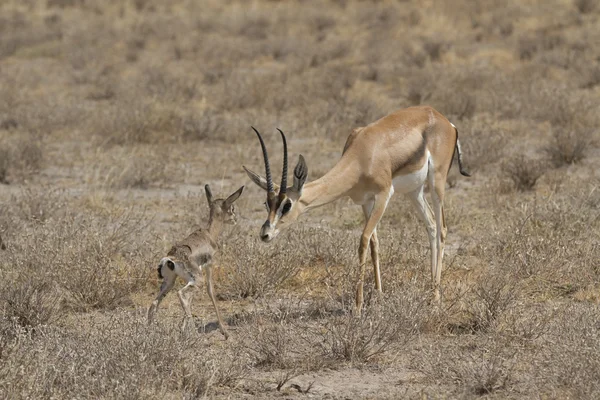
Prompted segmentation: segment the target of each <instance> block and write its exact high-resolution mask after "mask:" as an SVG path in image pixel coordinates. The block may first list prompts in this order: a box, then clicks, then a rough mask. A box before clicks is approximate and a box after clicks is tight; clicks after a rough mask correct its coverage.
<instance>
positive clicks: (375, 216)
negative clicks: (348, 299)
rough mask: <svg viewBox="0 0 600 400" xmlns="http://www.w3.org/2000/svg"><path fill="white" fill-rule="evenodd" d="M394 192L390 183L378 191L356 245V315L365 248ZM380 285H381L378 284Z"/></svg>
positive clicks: (359, 303) (362, 299)
mask: <svg viewBox="0 0 600 400" xmlns="http://www.w3.org/2000/svg"><path fill="white" fill-rule="evenodd" d="M392 194H394V187H393V186H391V185H390V187H389V189H388V190H387V191H384V192H380V193H378V194H377V195H376V196H375V201H374V203H373V208H372V210H371V212H370V214H369V217H368V218H367V221H366V223H365V228H364V229H363V233H362V235H361V237H360V245H359V247H358V261H359V275H358V282H357V284H356V310H355V311H356V315H357V316H358V315H360V313H361V311H362V306H363V302H364V296H363V283H364V279H365V267H366V263H367V249H368V247H369V243H370V241H371V237H372V235H373V232H374V231H375V229H376V228H377V224H378V223H379V221H380V220H381V217H382V216H383V213H384V212H385V209H386V207H387V204H388V201H389V200H390V197H392ZM377 268H378V267H377ZM380 287H381V286H380Z"/></svg>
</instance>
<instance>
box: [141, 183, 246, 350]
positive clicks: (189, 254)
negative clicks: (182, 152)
mask: <svg viewBox="0 0 600 400" xmlns="http://www.w3.org/2000/svg"><path fill="white" fill-rule="evenodd" d="M204 189H205V190H206V199H207V200H208V206H209V207H210V217H209V220H208V228H207V229H198V230H197V231H195V232H193V233H192V234H191V235H189V236H188V237H187V238H185V239H183V240H182V241H181V242H179V243H177V244H176V245H174V246H173V247H171V250H170V251H169V253H168V254H167V256H166V257H163V259H162V260H160V264H159V265H158V276H159V277H160V278H162V279H163V283H162V285H161V286H160V293H158V296H157V297H156V299H155V300H154V301H153V302H152V305H151V306H150V308H149V309H148V323H151V322H152V320H153V319H154V315H155V314H156V310H157V309H158V305H159V304H160V302H161V301H162V299H163V298H164V297H165V295H166V294H167V293H169V291H170V290H171V289H172V288H173V285H174V284H175V280H176V279H177V277H178V276H179V277H181V278H182V279H183V280H184V281H185V282H186V285H185V286H184V287H183V288H182V289H181V290H180V291H179V292H178V293H177V294H178V296H179V301H180V302H181V307H183V312H184V313H185V316H184V318H183V324H182V326H181V328H182V330H185V328H186V326H187V323H188V320H191V319H192V311H191V309H190V303H191V301H192V296H193V291H192V289H193V288H194V287H196V277H198V276H199V275H200V274H201V270H202V269H204V271H205V273H206V290H207V292H208V296H209V297H210V299H211V301H212V303H213V305H214V306H215V311H216V313H217V319H218V320H219V329H220V330H221V333H223V335H224V336H225V338H226V339H227V338H228V337H229V334H228V333H227V330H226V329H225V326H224V325H223V320H222V319H221V314H220V313H219V309H218V308H217V301H216V300H215V295H214V292H213V284H212V271H211V268H212V260H213V256H214V255H215V253H216V252H217V249H218V248H217V246H218V245H217V243H218V239H219V234H220V233H221V230H222V228H223V224H224V223H226V224H232V225H235V223H236V218H237V217H236V215H235V207H234V206H233V203H234V202H235V201H236V200H237V199H238V198H239V197H240V195H241V194H242V191H243V190H244V187H243V186H242V187H241V188H239V189H238V190H237V191H236V192H235V193H233V194H232V195H231V196H229V197H228V198H227V199H225V200H223V199H215V200H213V198H212V193H211V191H210V187H209V186H208V185H206V186H204Z"/></svg>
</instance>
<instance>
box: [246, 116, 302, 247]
mask: <svg viewBox="0 0 600 400" xmlns="http://www.w3.org/2000/svg"><path fill="white" fill-rule="evenodd" d="M252 129H254V132H256V135H257V136H258V140H259V141H260V147H261V148H262V152H263V158H264V161H265V175H266V177H265V178H263V177H262V176H260V175H258V174H257V173H255V172H252V171H250V170H249V169H248V168H246V167H244V170H246V173H247V174H248V176H249V177H250V179H252V182H254V183H256V184H257V185H258V186H259V187H261V188H262V189H264V190H265V191H266V192H267V201H266V202H265V207H266V209H267V220H266V221H265V223H264V224H263V226H262V227H261V229H260V238H261V239H262V241H263V242H270V241H271V240H273V239H274V238H275V237H276V236H277V235H278V234H279V231H280V230H281V229H283V228H285V227H286V226H289V224H290V223H291V222H294V221H295V220H296V219H297V218H298V216H299V215H300V214H301V213H302V211H303V209H304V207H303V206H302V204H301V203H300V201H299V199H300V196H302V188H303V187H304V183H305V182H306V178H307V176H308V167H307V166H306V162H305V161H304V157H302V155H300V157H299V159H298V164H296V168H294V184H293V185H292V186H289V187H288V186H287V169H288V157H287V141H286V139H285V135H284V133H283V132H282V131H281V129H277V130H278V131H279V133H280V134H281V139H283V172H282V175H281V185H280V186H277V185H276V184H273V179H272V177H271V167H270V165H269V157H268V155H267V148H266V147H265V142H264V141H263V139H262V137H261V136H260V133H259V132H258V131H257V130H256V129H255V128H254V127H252Z"/></svg>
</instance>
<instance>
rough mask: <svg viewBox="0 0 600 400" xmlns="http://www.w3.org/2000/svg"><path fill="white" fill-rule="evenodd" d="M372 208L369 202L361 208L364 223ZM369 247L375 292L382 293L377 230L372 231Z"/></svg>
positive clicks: (371, 203)
mask: <svg viewBox="0 0 600 400" xmlns="http://www.w3.org/2000/svg"><path fill="white" fill-rule="evenodd" d="M372 208H373V202H369V203H367V204H364V205H363V206H362V209H363V214H364V215H365V223H366V221H367V220H368V219H369V215H370V214H371V209H372ZM369 244H370V246H371V261H373V276H374V278H375V290H377V291H378V292H381V291H382V288H381V270H380V268H379V239H378V238H377V228H375V229H374V230H373V234H372V235H371V240H370V241H369Z"/></svg>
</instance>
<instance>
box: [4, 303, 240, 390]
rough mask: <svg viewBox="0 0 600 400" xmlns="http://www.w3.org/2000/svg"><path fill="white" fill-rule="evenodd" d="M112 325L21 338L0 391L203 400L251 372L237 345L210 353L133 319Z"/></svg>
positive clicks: (121, 316)
mask: <svg viewBox="0 0 600 400" xmlns="http://www.w3.org/2000/svg"><path fill="white" fill-rule="evenodd" d="M105 319H106V320H105V321H104V322H103V323H102V324H96V323H93V324H92V325H91V326H86V327H85V328H84V329H82V330H80V331H64V330H58V329H54V330H49V331H48V332H46V337H45V339H44V340H38V339H36V338H33V339H30V338H27V337H24V336H23V337H21V338H20V347H19V349H18V350H19V351H12V352H11V353H10V354H9V355H8V357H6V358H5V359H3V362H2V365H1V366H0V390H2V392H3V393H5V394H7V395H8V396H9V397H13V396H16V397H20V396H24V397H31V398H42V397H56V398H68V397H78V398H96V397H98V396H104V397H105V396H108V398H140V397H144V398H168V397H178V398H199V397H204V396H207V395H209V394H211V393H213V391H214V390H215V389H217V388H219V387H225V386H229V387H233V386H234V385H235V384H236V382H237V381H239V380H240V379H241V378H243V377H244V375H245V374H246V372H245V369H246V367H247V360H246V358H245V357H244V356H243V354H242V353H240V352H239V351H236V350H237V348H236V347H235V346H231V347H228V348H227V347H221V346H219V347H220V348H218V349H216V348H212V349H211V347H210V346H207V345H206V344H204V343H203V341H201V340H198V337H185V336H181V335H179V333H178V332H177V328H176V327H174V326H169V327H162V326H160V325H155V326H152V327H148V326H147V325H146V323H145V320H144V319H143V318H141V317H139V316H137V315H131V314H130V313H117V314H114V315H111V316H108V317H106V318H105ZM73 371H77V373H76V374H73Z"/></svg>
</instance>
